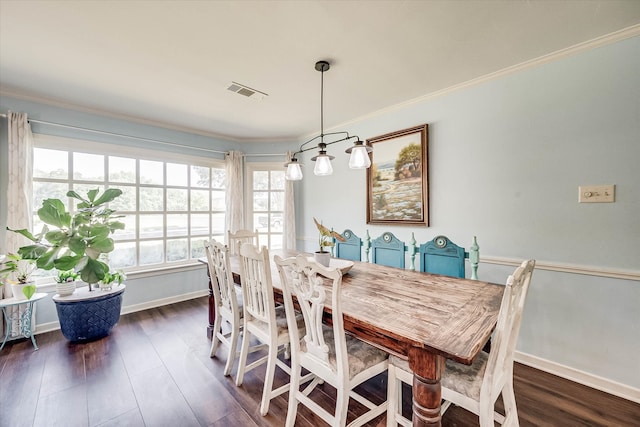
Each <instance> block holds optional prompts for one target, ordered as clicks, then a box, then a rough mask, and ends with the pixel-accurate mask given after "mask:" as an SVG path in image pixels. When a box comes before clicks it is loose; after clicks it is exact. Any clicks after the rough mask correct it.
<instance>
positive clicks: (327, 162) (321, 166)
mask: <svg viewBox="0 0 640 427" xmlns="http://www.w3.org/2000/svg"><path fill="white" fill-rule="evenodd" d="M313 173H314V174H315V175H318V176H325V175H331V174H332V173H333V166H331V159H330V158H329V156H327V155H326V154H319V155H318V156H317V157H316V165H315V166H314V168H313Z"/></svg>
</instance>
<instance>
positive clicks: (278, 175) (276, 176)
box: [271, 170, 285, 190]
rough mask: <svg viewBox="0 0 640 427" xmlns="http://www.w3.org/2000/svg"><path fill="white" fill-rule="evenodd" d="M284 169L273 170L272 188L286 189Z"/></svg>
mask: <svg viewBox="0 0 640 427" xmlns="http://www.w3.org/2000/svg"><path fill="white" fill-rule="evenodd" d="M284 181H285V179H284V170H283V171H271V189H272V190H284Z"/></svg>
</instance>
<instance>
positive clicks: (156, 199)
mask: <svg viewBox="0 0 640 427" xmlns="http://www.w3.org/2000/svg"><path fill="white" fill-rule="evenodd" d="M163 207H164V198H163V191H162V188H149V187H140V210H141V211H162V210H163Z"/></svg>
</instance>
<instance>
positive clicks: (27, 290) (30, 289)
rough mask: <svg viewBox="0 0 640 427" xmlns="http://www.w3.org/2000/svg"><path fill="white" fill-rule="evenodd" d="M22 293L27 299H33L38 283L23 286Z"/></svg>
mask: <svg viewBox="0 0 640 427" xmlns="http://www.w3.org/2000/svg"><path fill="white" fill-rule="evenodd" d="M22 293H23V294H24V296H25V297H27V299H31V297H32V296H33V294H35V293H36V285H27V286H24V287H23V288H22Z"/></svg>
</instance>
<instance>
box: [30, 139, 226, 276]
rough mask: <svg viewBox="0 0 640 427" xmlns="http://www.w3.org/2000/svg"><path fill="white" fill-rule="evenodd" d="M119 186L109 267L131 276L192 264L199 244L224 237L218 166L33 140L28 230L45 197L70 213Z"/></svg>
mask: <svg viewBox="0 0 640 427" xmlns="http://www.w3.org/2000/svg"><path fill="white" fill-rule="evenodd" d="M94 188H99V189H100V191H101V192H102V191H104V190H105V189H106V188H119V189H121V190H122V192H123V193H122V196H120V197H119V198H117V199H116V200H114V201H113V202H112V203H111V205H110V208H112V209H116V210H117V211H118V214H121V215H123V218H121V221H122V222H124V223H125V229H124V230H118V231H116V233H115V234H114V240H115V241H116V244H115V249H114V251H113V252H111V253H110V254H109V259H108V260H107V262H108V263H109V264H110V265H111V267H113V268H126V269H127V270H129V271H135V270H142V269H148V268H151V267H159V266H161V267H162V266H179V265H183V264H190V263H193V261H194V259H196V258H199V257H202V256H204V246H203V242H204V241H205V240H208V239H211V238H217V239H220V240H222V239H224V223H225V170H224V162H223V161H221V160H215V159H207V158H201V157H198V158H196V157H190V156H185V155H179V154H175V153H166V154H163V153H162V152H158V151H153V152H151V151H147V150H143V149H135V150H133V149H131V148H128V147H120V146H115V145H107V144H98V143H93V142H87V141H79V140H71V139H67V138H56V137H51V136H46V135H35V148H34V167H33V207H34V209H35V210H36V212H34V227H35V230H40V228H41V227H42V224H41V223H40V220H39V218H38V216H37V209H39V207H40V206H41V205H42V200H43V199H46V198H59V199H61V200H62V201H63V202H65V203H66V205H67V206H68V207H69V208H70V209H71V210H72V212H73V210H74V209H75V200H74V199H68V198H67V197H66V193H67V191H68V190H75V191H76V192H78V193H79V194H80V195H84V194H86V192H87V191H88V190H90V189H94Z"/></svg>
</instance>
